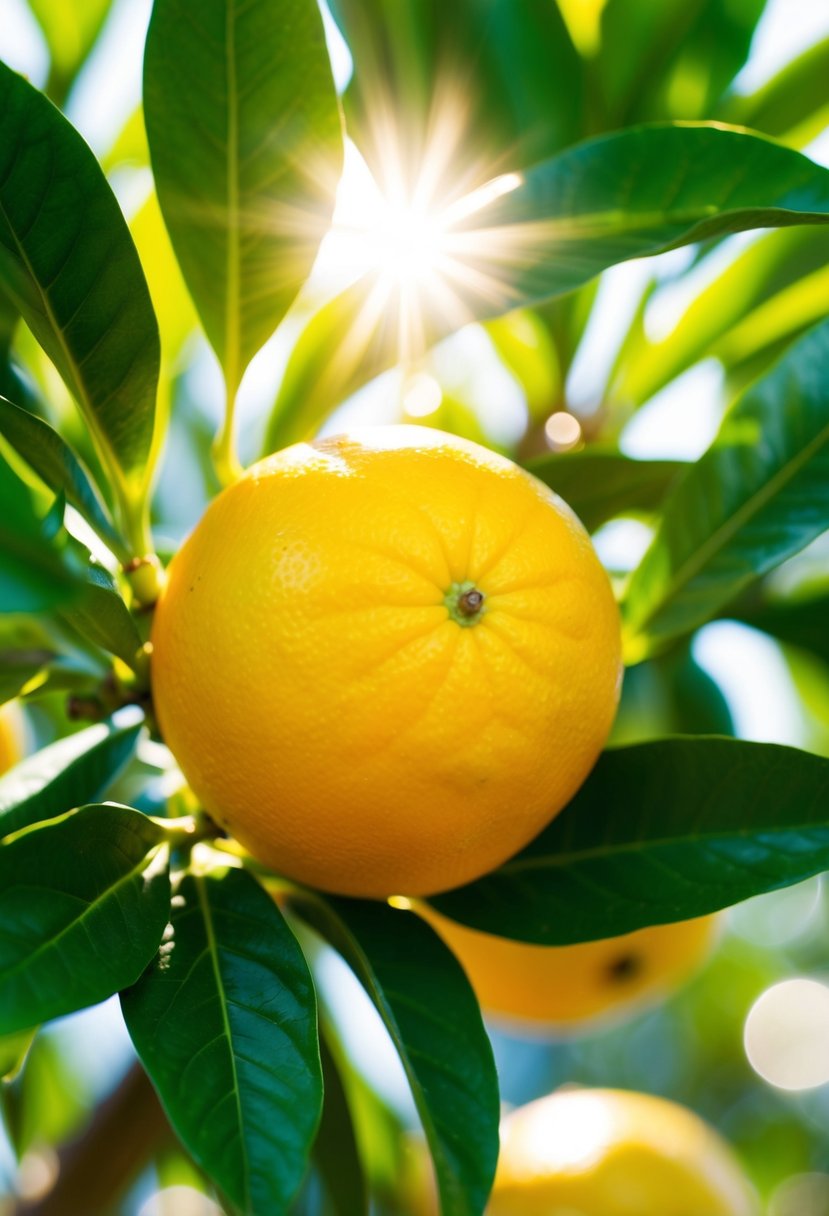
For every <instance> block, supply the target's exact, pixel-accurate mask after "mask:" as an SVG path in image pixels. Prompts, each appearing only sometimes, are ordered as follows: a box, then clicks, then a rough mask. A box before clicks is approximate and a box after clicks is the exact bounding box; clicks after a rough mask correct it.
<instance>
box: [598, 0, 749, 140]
mask: <svg viewBox="0 0 829 1216" xmlns="http://www.w3.org/2000/svg"><path fill="white" fill-rule="evenodd" d="M765 4H766V0H741V2H740V3H734V2H733V0H697V2H696V3H693V4H681V3H676V2H673V3H667V4H654V3H653V2H652V0H608V3H607V4H606V5H605V6H604V8H603V11H602V26H601V48H600V52H599V55H598V58H597V62H596V65H595V80H596V81H597V84H598V87H599V88H600V90H601V92H602V93H603V94H604V98H605V107H606V120H607V125H608V126H612V127H616V126H628V125H630V124H631V123H634V122H642V121H644V120H648V119H652V118H657V119H658V118H684V119H688V118H704V117H709V116H710V113H711V110H712V108H713V106H714V103H715V102H716V101H717V99H718V98H719V97H720V95H721V94H722V93H723V91H724V90H725V88H726V86H727V85H728V84H729V83H730V81H731V80H732V79H733V78H734V76H735V75H736V74H737V72H738V71H739V70H740V68H741V67H742V65H743V64H744V63H745V61H746V58H747V57H748V53H749V48H750V46H751V39H752V35H753V34H754V29H755V27H756V25H757V22H758V21H759V19H760V16H761V15H762V12H763V9H764V8H765ZM718 117H719V115H718Z"/></svg>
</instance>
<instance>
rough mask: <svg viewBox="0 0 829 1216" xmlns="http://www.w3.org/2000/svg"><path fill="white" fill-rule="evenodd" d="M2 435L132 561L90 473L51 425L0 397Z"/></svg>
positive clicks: (107, 542)
mask: <svg viewBox="0 0 829 1216" xmlns="http://www.w3.org/2000/svg"><path fill="white" fill-rule="evenodd" d="M0 435H2V436H3V438H4V439H6V440H7V441H8V442H9V443H10V444H11V446H12V447H13V448H14V450H15V451H16V452H17V453H18V455H19V456H22V457H23V459H24V460H25V461H26V463H27V464H28V465H30V466H31V468H32V469H33V470H34V472H35V473H37V475H38V477H39V478H40V479H41V481H42V482H43V483H44V484H45V485H47V486H48V487H49V489H50V490H52V492H53V493H55V494H61V493H62V494H64V495H65V496H66V501H67V502H69V503H71V504H72V506H73V507H75V508H76V509H77V510H78V511H79V512H80V514H81V515H82V516H83V517H84V519H85V520H86V522H87V523H88V524H89V526H90V527H91V528H92V529H93V530H94V531H95V532H96V533H97V535H98V536H99V537H100V538H101V540H102V541H103V542H104V544H105V545H107V546H108V547H109V548H110V550H111V551H112V552H113V553H114V554H115V555H116V556H117V557H119V558H120V559H121V560H122V561H126V560H128V559H129V550H128V548H127V546H126V544H125V542H124V540H123V538H122V537H121V536H120V535H119V533H118V532H117V530H116V529H115V527H114V525H113V523H112V519H111V518H110V514H109V510H108V509H107V507H106V505H105V503H104V502H103V499H102V498H101V494H100V491H99V490H98V487H97V486H96V485H95V483H94V482H93V480H92V477H91V475H90V473H89V470H88V469H87V468H86V467H85V466H84V464H83V462H82V461H81V459H80V457H78V456H77V455H76V454H75V452H74V451H73V450H72V448H71V447H70V446H69V444H68V443H67V442H66V440H65V439H63V438H61V436H60V435H59V434H58V433H57V431H55V430H53V429H52V427H50V426H49V424H48V422H44V421H43V419H42V418H38V417H37V415H36V414H31V413H29V411H28V410H24V409H21V408H20V406H18V405H15V404H14V403H13V402H11V401H7V400H6V398H5V397H2V396H0Z"/></svg>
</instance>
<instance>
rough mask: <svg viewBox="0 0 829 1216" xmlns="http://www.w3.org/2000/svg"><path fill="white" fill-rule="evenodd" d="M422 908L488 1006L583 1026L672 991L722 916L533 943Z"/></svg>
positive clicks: (529, 1021)
mask: <svg viewBox="0 0 829 1216" xmlns="http://www.w3.org/2000/svg"><path fill="white" fill-rule="evenodd" d="M416 909H417V911H418V912H420V913H421V915H423V916H424V917H425V918H426V919H427V920H428V921H430V923H431V924H432V925H433V926H434V928H435V929H436V930H437V931H438V933H439V934H440V936H441V937H442V938H443V940H444V941H445V942H446V944H447V945H448V946H449V948H450V949H451V950H452V951H453V953H454V954H456V955H457V957H458V959H459V960H460V962H461V964H462V965H463V968H464V970H465V971H466V973H467V975H468V976H469V980H470V983H471V984H472V987H473V988H474V989H475V992H476V994H477V997H478V1000H479V1001H480V1003H481V1007H482V1008H483V1010H484V1012H485V1013H488V1014H491V1015H494V1016H495V1017H499V1018H504V1019H507V1020H508V1021H510V1022H515V1023H518V1024H523V1025H524V1026H526V1027H528V1028H536V1029H541V1028H547V1029H555V1030H560V1031H568V1030H571V1031H572V1030H573V1029H578V1028H580V1027H582V1026H583V1025H584V1023H586V1022H590V1021H591V1020H592V1019H594V1018H597V1017H599V1016H601V1015H604V1014H608V1013H620V1012H622V1011H623V1010H630V1009H631V1008H635V1007H636V1006H638V1005H642V1004H646V1003H647V1002H648V1001H649V1000H654V999H657V998H658V997H660V996H662V995H664V994H665V993H667V992H669V991H670V990H671V989H672V988H674V987H676V986H678V985H679V984H680V983H681V982H682V981H683V980H684V979H686V978H687V977H688V976H689V975H690V974H691V973H692V972H693V971H694V970H695V969H696V967H698V966H699V964H700V963H701V962H702V960H703V959H704V958H705V956H706V955H707V953H708V951H709V949H710V947H711V943H712V941H713V937H714V933H715V926H716V919H717V918H716V917H714V916H702V917H698V918H697V919H695V920H686V921H681V922H679V923H678V924H673V925H655V926H654V927H653V928H650V929H640V930H638V931H637V932H636V933H626V934H624V935H623V936H621V937H612V938H608V939H606V940H604V941H597V942H584V943H583V944H581V945H578V946H533V945H527V944H526V943H524V942H515V941H510V940H508V939H507V938H505V937H493V936H492V935H491V934H489V933H478V932H476V931H475V930H473V929H467V928H466V927H465V926H464V925H459V924H457V922H456V921H452V920H449V919H448V918H447V917H445V916H440V915H438V913H437V912H435V911H434V909H432V908H430V907H428V905H424V904H418V905H416Z"/></svg>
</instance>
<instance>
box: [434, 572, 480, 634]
mask: <svg viewBox="0 0 829 1216" xmlns="http://www.w3.org/2000/svg"><path fill="white" fill-rule="evenodd" d="M485 600H486V596H485V595H484V593H483V591H480V590H479V589H478V588H477V587H476V586H475V584H474V583H473V582H470V581H469V580H467V581H466V582H463V583H453V584H452V586H451V587H450V588H449V590H448V591H447V592H446V595H445V596H444V597H443V602H444V604H445V605H446V607H447V608H448V610H449V615H450V617H451V618H452V620H453V621H455V622H456V623H457V624H458V625H464V626H469V625H476V624H477V623H478V621H480V619H481V617H482V616H483V614H484V611H485V609H484V603H485Z"/></svg>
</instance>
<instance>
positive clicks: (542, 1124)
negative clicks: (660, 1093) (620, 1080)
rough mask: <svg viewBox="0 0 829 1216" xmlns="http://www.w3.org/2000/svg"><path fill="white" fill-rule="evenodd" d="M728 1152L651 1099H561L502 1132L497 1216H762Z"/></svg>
mask: <svg viewBox="0 0 829 1216" xmlns="http://www.w3.org/2000/svg"><path fill="white" fill-rule="evenodd" d="M757 1211H758V1208H757V1199H756V1196H755V1194H754V1191H753V1189H752V1187H751V1186H750V1185H749V1183H748V1181H747V1179H746V1177H745V1175H744V1174H743V1172H742V1170H741V1168H740V1165H739V1163H738V1161H737V1159H736V1157H735V1155H734V1153H733V1151H732V1150H731V1148H730V1147H729V1145H728V1144H726V1142H725V1141H724V1140H723V1139H722V1137H721V1136H719V1135H718V1133H717V1132H715V1131H714V1130H713V1128H711V1127H709V1126H708V1125H707V1124H705V1123H703V1121H702V1120H701V1119H700V1118H698V1116H697V1115H695V1114H693V1113H692V1112H691V1111H689V1110H687V1109H686V1108H685V1107H682V1106H678V1105H677V1104H676V1103H675V1102H668V1101H666V1100H665V1099H664V1098H654V1097H651V1096H650V1095H648V1094H640V1093H630V1092H624V1091H622V1090H610V1089H595V1090H589V1089H574V1090H561V1091H559V1092H558V1093H555V1094H551V1095H550V1096H549V1097H546V1098H541V1099H539V1101H537V1102H531V1103H530V1104H529V1105H528V1106H523V1107H520V1108H519V1109H518V1110H515V1111H513V1112H512V1113H511V1114H510V1115H508V1116H507V1117H506V1119H505V1120H504V1121H503V1123H502V1125H501V1155H500V1157H499V1159H498V1171H497V1174H496V1177H495V1186H494V1188H493V1191H492V1197H491V1199H490V1204H489V1207H488V1208H487V1213H488V1216H756V1213H757Z"/></svg>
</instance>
